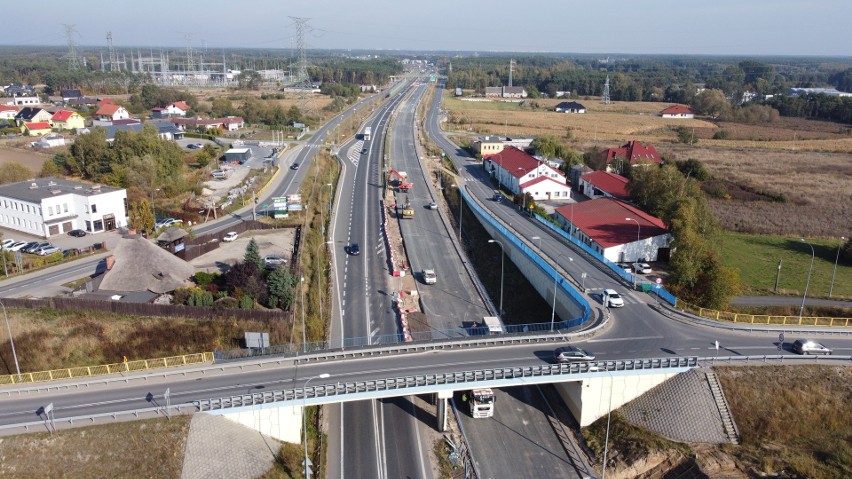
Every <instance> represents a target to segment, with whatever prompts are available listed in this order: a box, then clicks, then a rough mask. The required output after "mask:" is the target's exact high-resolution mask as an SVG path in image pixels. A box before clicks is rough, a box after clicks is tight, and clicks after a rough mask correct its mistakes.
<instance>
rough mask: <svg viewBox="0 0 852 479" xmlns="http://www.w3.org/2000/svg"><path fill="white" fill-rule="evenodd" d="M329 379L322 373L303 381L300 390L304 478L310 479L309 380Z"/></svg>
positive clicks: (326, 374)
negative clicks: (303, 442) (303, 443)
mask: <svg viewBox="0 0 852 479" xmlns="http://www.w3.org/2000/svg"><path fill="white" fill-rule="evenodd" d="M329 377H331V374H328V373H322V374H318V375H316V376H311V377H309V378H308V380H307V381H305V387H304V388H302V434H304V436H305V477H306V478H307V477H310V476H309V475H308V419H307V416H308V413H307V407H308V391H307V390H308V383H309V382H311V379H326V378H329Z"/></svg>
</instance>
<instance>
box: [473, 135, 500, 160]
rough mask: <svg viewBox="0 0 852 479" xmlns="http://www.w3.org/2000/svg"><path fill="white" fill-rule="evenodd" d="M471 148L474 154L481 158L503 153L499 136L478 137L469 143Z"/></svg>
mask: <svg viewBox="0 0 852 479" xmlns="http://www.w3.org/2000/svg"><path fill="white" fill-rule="evenodd" d="M470 146H471V148H472V149H473V151H474V152H475V153H478V154H480V155H482V156H488V155H493V154H494V153H500V152H501V151H503V147H504V145H503V138H500V137H499V136H480V137H479V138H477V139H476V140H473V141H472V142H471V143H470Z"/></svg>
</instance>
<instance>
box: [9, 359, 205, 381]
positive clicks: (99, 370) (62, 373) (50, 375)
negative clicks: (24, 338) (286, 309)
mask: <svg viewBox="0 0 852 479" xmlns="http://www.w3.org/2000/svg"><path fill="white" fill-rule="evenodd" d="M209 362H213V353H196V354H184V355H182V356H171V357H167V358H157V359H140V360H136V361H126V362H122V363H113V364H104V365H100V366H81V367H76V368H63V369H53V370H50V371H37V372H32V373H21V374H20V376H18V375H17V374H7V375H3V376H0V385H6V384H24V383H37V382H44V381H56V380H60V379H76V378H85V377H91V376H103V375H107V374H116V373H127V372H135V371H147V370H150V369H160V368H172V367H177V366H188V365H192V364H202V363H209Z"/></svg>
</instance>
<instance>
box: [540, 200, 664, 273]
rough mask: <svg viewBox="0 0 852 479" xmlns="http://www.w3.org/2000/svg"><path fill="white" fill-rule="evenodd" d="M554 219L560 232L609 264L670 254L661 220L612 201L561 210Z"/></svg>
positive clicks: (656, 259) (592, 201) (564, 207)
mask: <svg viewBox="0 0 852 479" xmlns="http://www.w3.org/2000/svg"><path fill="white" fill-rule="evenodd" d="M554 217H555V219H556V221H557V223H558V224H559V225H560V226H561V227H562V229H564V230H565V231H567V232H568V233H569V234H571V235H572V236H574V237H575V238H577V239H578V240H579V241H582V242H583V243H585V244H586V245H587V246H590V247H591V248H592V249H594V250H595V251H597V252H598V253H600V254H601V255H603V256H604V257H605V258H606V259H608V260H610V261H612V262H613V263H619V262H633V261H658V260H660V261H662V260H667V259H668V258H669V255H670V252H671V249H670V248H671V241H672V236H671V234H670V233H669V232H668V229H667V228H666V225H665V224H664V223H663V221H662V220H661V219H659V218H656V217H654V216H651V215H649V214H647V213H645V212H644V211H641V210H639V209H638V208H636V207H634V206H631V205H629V204H627V203H624V202H623V201H618V200H616V199H613V198H598V199H594V200H590V201H584V202H582V203H576V204H571V205H568V206H561V207H559V208H556V212H555V214H554ZM628 218H629V219H628Z"/></svg>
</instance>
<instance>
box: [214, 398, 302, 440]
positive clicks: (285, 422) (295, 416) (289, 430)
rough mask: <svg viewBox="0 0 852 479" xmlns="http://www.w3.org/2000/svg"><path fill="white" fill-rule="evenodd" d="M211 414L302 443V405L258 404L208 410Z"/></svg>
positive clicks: (280, 437)
mask: <svg viewBox="0 0 852 479" xmlns="http://www.w3.org/2000/svg"><path fill="white" fill-rule="evenodd" d="M208 412H209V413H210V414H218V415H221V416H223V417H225V418H227V419H228V420H231V421H233V422H235V423H237V424H242V425H243V426H246V427H250V428H252V429H254V430H255V431H257V432H259V433H261V434H264V435H266V436H269V437H272V438H275V439H278V440H279V441H284V442H289V443H292V444H301V443H302V414H303V413H304V408H302V406H278V405H275V404H258V405H256V406H250V407H245V408H239V409H236V410H232V411H230V412H227V410H218V411H208Z"/></svg>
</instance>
